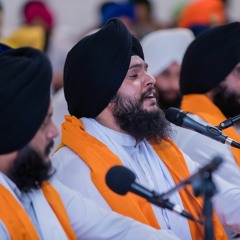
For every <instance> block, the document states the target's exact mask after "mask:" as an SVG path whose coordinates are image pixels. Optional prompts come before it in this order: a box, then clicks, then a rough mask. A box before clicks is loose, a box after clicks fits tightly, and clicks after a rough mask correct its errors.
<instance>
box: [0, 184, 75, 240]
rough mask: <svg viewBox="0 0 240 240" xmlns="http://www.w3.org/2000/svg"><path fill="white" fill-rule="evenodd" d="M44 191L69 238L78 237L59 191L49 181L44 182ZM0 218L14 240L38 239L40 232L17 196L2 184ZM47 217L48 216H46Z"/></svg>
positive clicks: (0, 188) (0, 187) (73, 239)
mask: <svg viewBox="0 0 240 240" xmlns="http://www.w3.org/2000/svg"><path fill="white" fill-rule="evenodd" d="M42 190H43V193H44V195H45V197H46V199H47V201H48V202H49V204H50V206H51V207H52V209H53V211H54V213H55V214H56V216H57V218H58V220H59V222H60V223H61V225H62V227H63V229H64V231H65V233H66V235H67V236H68V239H71V240H75V239H77V238H76V236H75V234H74V232H73V230H72V228H71V225H70V221H69V219H68V215H67V213H66V210H65V208H64V206H63V203H62V200H61V198H60V196H59V194H58V192H57V191H56V190H55V189H54V187H53V186H51V185H50V184H49V183H48V182H46V183H44V184H43V187H42ZM0 206H1V211H0V219H1V220H2V221H3V223H4V225H5V226H6V228H7V230H8V233H9V235H10V237H11V239H12V240H18V239H24V240H38V239H40V238H39V236H38V233H37V231H36V229H35V227H34V225H33V223H32V221H31V219H30V218H29V216H28V215H27V213H26V211H25V210H24V208H23V207H22V206H21V205H20V204H19V202H18V201H17V200H16V199H15V197H14V196H13V195H12V194H11V193H10V192H9V191H8V190H7V189H6V188H5V187H4V186H3V185H1V184H0ZM46 218H47V216H46Z"/></svg>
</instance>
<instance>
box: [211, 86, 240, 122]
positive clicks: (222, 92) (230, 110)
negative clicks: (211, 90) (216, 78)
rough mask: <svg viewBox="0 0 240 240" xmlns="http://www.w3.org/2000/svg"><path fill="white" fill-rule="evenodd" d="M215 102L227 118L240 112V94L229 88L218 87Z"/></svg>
mask: <svg viewBox="0 0 240 240" xmlns="http://www.w3.org/2000/svg"><path fill="white" fill-rule="evenodd" d="M213 102H214V104H215V105H216V106H217V107H218V108H219V109H220V110H221V111H222V113H223V114H224V115H225V117H226V118H230V117H235V116H237V115H239V114H240V96H239V95H237V94H236V93H233V92H229V90H227V89H226V88H224V87H222V86H219V87H217V88H216V94H215V95H214V97H213Z"/></svg>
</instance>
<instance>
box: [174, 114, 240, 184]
mask: <svg viewBox="0 0 240 240" xmlns="http://www.w3.org/2000/svg"><path fill="white" fill-rule="evenodd" d="M188 115H189V116H190V117H191V118H193V119H194V120H196V121H197V122H199V123H201V124H203V125H207V124H208V123H207V122H206V121H204V120H203V119H202V118H200V117H198V116H197V115H192V114H188ZM219 124H220V123H219ZM174 129H175V133H176V134H175V135H174V136H173V139H174V141H175V143H176V144H177V145H178V147H179V148H180V149H181V150H182V151H184V152H185V153H186V154H188V155H189V156H190V157H191V159H193V160H194V161H196V162H198V164H200V165H201V166H202V165H205V164H207V163H209V162H210V161H211V160H212V159H213V157H215V156H222V158H223V159H224V160H225V161H224V163H223V164H221V165H220V167H219V169H218V170H217V171H216V174H217V175H219V176H220V177H222V178H223V179H225V180H226V181H228V182H230V183H231V184H235V185H237V186H240V169H239V167H238V165H237V164H236V162H235V159H234V156H233V155H232V152H231V149H230V146H229V145H227V144H222V143H220V142H218V141H215V140H213V139H211V138H209V137H206V136H204V135H201V134H200V133H197V132H194V131H192V130H188V129H184V128H181V127H177V126H174Z"/></svg>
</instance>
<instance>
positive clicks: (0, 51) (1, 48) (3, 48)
mask: <svg viewBox="0 0 240 240" xmlns="http://www.w3.org/2000/svg"><path fill="white" fill-rule="evenodd" d="M11 49H12V48H10V47H9V46H8V45H6V44H3V43H0V55H2V54H3V53H4V52H6V51H7V50H11Z"/></svg>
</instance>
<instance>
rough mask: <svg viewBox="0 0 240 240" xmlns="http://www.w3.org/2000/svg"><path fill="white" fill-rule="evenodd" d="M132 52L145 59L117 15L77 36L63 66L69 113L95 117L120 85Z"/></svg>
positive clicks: (78, 116)
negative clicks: (103, 24)
mask: <svg viewBox="0 0 240 240" xmlns="http://www.w3.org/2000/svg"><path fill="white" fill-rule="evenodd" d="M131 55H138V56H139V57H140V58H142V59H144V56H143V52H142V47H141V46H140V43H139V42H138V40H137V39H136V38H135V37H134V36H132V35H131V34H130V33H129V32H128V30H127V28H126V27H125V25H124V24H123V23H122V22H121V21H120V20H119V19H117V18H114V19H112V20H110V21H109V22H108V23H107V24H106V25H105V26H104V27H102V28H101V29H100V30H99V31H98V32H96V33H94V34H92V35H89V36H87V37H85V38H83V39H82V40H80V41H79V42H78V43H77V44H76V45H75V46H74V47H73V48H72V49H71V50H70V52H69V53H68V55H67V59H66V62H65V66H64V94H65V98H66V101H67V104H68V111H69V113H70V114H71V115H74V116H76V117H77V118H80V117H91V118H94V117H96V116H97V115H98V114H99V113H101V112H102V111H103V110H104V108H105V107H106V106H107V105H108V103H109V102H110V101H111V99H112V98H113V96H114V95H115V94H116V93H117V91H118V89H119V87H120V86H121V84H122V82H123V80H124V78H125V76H126V74H127V71H128V68H129V65H130V61H131Z"/></svg>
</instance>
